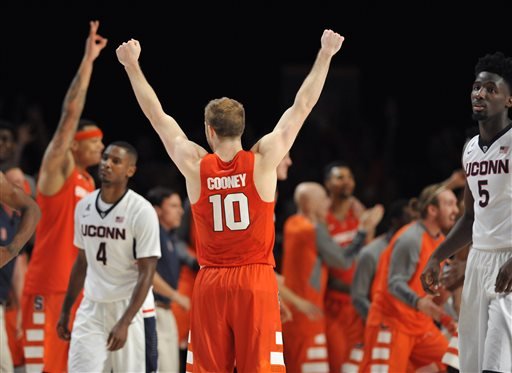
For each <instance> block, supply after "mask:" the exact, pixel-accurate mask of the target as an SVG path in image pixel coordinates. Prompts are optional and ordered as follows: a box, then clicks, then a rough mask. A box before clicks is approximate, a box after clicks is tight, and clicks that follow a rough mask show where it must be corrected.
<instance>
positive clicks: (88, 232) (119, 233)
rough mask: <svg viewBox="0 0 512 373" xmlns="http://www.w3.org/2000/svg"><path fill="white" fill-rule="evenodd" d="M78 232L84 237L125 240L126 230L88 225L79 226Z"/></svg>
mask: <svg viewBox="0 0 512 373" xmlns="http://www.w3.org/2000/svg"><path fill="white" fill-rule="evenodd" d="M80 231H81V232H82V235H83V236H85V237H100V238H110V239H113V240H125V239H126V230H125V228H121V229H120V228H116V227H104V226H101V225H99V226H96V225H88V224H82V225H81V226H80Z"/></svg>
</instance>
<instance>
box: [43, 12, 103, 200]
mask: <svg viewBox="0 0 512 373" xmlns="http://www.w3.org/2000/svg"><path fill="white" fill-rule="evenodd" d="M99 25H100V23H99V21H91V22H89V36H88V37H87V40H86V43H85V51H84V55H83V57H82V62H81V63H80V66H79V67H78V71H77V72H76V75H75V77H74V78H73V81H72V82H71V85H70V86H69V88H68V91H67V92H66V96H65V98H64V102H63V104H62V111H61V116H60V119H59V124H58V126H57V129H56V130H55V133H54V134H53V137H52V139H51V141H50V143H49V145H48V147H47V148H46V151H45V154H44V156H43V159H42V162H41V169H40V173H39V177H38V183H37V187H38V189H39V190H40V191H41V193H43V194H45V195H53V194H55V193H57V192H58V191H59V190H60V188H61V187H62V185H64V182H65V181H66V179H67V178H68V176H69V175H70V174H71V172H72V170H73V168H74V166H75V163H74V159H73V155H72V153H71V149H70V148H71V144H72V142H73V138H74V136H75V133H76V129H77V126H78V122H79V119H80V116H81V115H82V111H83V108H84V105H85V98H86V94H87V89H88V88H89V82H90V80H91V75H92V70H93V63H94V60H96V58H97V57H98V56H99V54H100V52H101V50H102V49H103V48H105V46H106V45H107V39H105V38H104V37H102V36H100V35H98V34H97V31H98V27H99Z"/></svg>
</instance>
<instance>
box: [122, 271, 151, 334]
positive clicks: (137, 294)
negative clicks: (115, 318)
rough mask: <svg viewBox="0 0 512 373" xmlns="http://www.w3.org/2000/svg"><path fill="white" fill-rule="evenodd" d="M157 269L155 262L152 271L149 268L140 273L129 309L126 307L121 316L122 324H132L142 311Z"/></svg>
mask: <svg viewBox="0 0 512 373" xmlns="http://www.w3.org/2000/svg"><path fill="white" fill-rule="evenodd" d="M155 267H156V261H155V266H154V267H153V268H152V269H151V268H148V269H147V270H145V271H139V277H138V279H137V284H136V285H135V288H134V289H133V293H132V297H131V299H130V303H129V304H128V307H126V310H125V312H124V314H123V316H121V319H120V320H119V321H120V322H121V323H124V324H129V323H131V321H132V320H133V318H134V317H135V315H136V314H137V312H139V311H140V309H141V307H142V305H143V304H144V301H145V300H146V297H147V295H148V292H149V289H150V288H151V285H152V284H153V278H154V274H155Z"/></svg>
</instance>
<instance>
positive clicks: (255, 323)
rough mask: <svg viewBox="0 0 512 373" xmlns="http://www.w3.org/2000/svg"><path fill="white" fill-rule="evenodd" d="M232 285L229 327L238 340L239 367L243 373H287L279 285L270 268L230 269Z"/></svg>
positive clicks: (258, 266) (261, 266)
mask: <svg viewBox="0 0 512 373" xmlns="http://www.w3.org/2000/svg"><path fill="white" fill-rule="evenodd" d="M229 283H231V284H233V288H232V294H233V297H232V299H230V304H231V305H232V307H231V309H230V313H229V317H228V319H229V323H230V325H232V328H233V332H234V337H235V350H236V366H237V369H238V372H239V373H242V372H284V371H285V365H284V357H283V337H282V328H281V316H280V308H279V300H278V290H277V281H276V275H275V273H274V270H273V268H272V267H271V266H269V265H260V264H253V265H246V266H241V267H235V268H232V269H230V273H229Z"/></svg>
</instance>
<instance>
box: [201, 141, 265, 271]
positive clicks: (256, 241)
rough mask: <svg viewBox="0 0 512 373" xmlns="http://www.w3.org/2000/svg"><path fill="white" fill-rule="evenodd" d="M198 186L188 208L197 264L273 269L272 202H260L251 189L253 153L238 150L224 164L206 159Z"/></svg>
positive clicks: (208, 156)
mask: <svg viewBox="0 0 512 373" xmlns="http://www.w3.org/2000/svg"><path fill="white" fill-rule="evenodd" d="M200 181H201V193H200V197H199V199H198V201H197V202H196V203H194V204H193V205H192V213H193V218H194V223H195V227H196V232H195V233H196V243H197V244H196V251H197V257H198V261H199V264H200V265H201V266H222V267H225V266H240V265H246V264H270V265H272V266H274V265H275V262H274V257H273V253H272V249H273V246H274V202H265V201H263V200H262V199H261V197H260V195H259V193H258V191H257V189H256V186H255V183H254V153H253V152H250V151H245V150H241V151H239V152H238V153H237V154H236V155H235V157H234V158H233V160H231V161H229V162H224V161H222V160H221V159H220V158H219V157H218V156H217V155H216V154H208V155H206V156H205V157H204V158H203V159H202V160H201V164H200Z"/></svg>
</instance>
